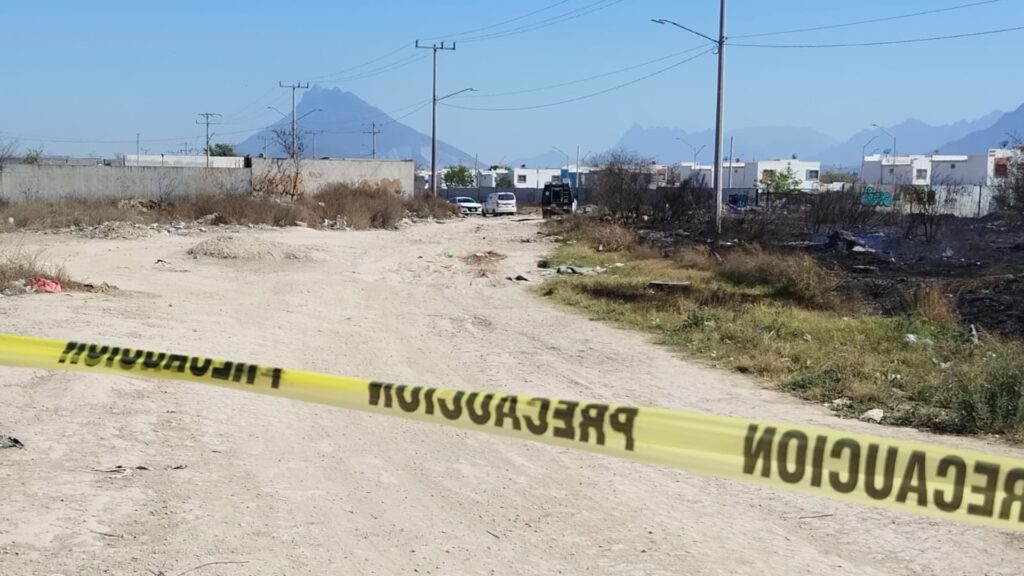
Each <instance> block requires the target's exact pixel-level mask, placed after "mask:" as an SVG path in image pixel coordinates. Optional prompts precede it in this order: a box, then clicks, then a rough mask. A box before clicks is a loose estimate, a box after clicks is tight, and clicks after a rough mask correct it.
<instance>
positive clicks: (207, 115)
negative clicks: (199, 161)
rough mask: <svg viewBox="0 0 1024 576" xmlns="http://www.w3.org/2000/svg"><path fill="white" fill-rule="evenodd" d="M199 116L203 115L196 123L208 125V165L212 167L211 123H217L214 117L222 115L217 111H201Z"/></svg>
mask: <svg viewBox="0 0 1024 576" xmlns="http://www.w3.org/2000/svg"><path fill="white" fill-rule="evenodd" d="M199 116H202V118H203V119H202V120H196V124H199V125H203V124H205V125H206V167H207V168H209V167H210V124H216V122H212V119H213V118H214V117H218V118H219V117H220V114H217V113H216V112H200V113H199Z"/></svg>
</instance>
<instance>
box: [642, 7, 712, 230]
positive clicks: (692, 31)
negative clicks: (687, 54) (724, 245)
mask: <svg viewBox="0 0 1024 576" xmlns="http://www.w3.org/2000/svg"><path fill="white" fill-rule="evenodd" d="M652 22H655V23H657V24H671V25H673V26H675V27H677V28H682V29H683V30H686V31H687V32H689V33H691V34H696V35H697V36H700V37H701V38H704V39H706V40H710V41H711V42H714V43H715V45H716V48H717V50H718V98H717V104H716V107H715V241H716V242H717V241H718V238H719V237H720V236H721V234H722V128H723V125H724V124H725V40H726V38H725V0H720V2H719V11H718V38H712V37H710V36H708V35H706V34H701V33H700V32H697V31H695V30H691V29H690V28H687V27H686V26H683V25H682V24H679V23H678V22H673V21H671V20H665V19H664V18H659V19H655V20H652Z"/></svg>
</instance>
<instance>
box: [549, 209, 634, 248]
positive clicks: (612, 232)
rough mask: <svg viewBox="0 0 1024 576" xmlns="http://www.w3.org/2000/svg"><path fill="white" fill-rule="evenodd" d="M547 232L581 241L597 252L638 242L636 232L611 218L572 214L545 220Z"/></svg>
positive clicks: (629, 246)
mask: <svg viewBox="0 0 1024 576" xmlns="http://www.w3.org/2000/svg"><path fill="white" fill-rule="evenodd" d="M545 230H546V232H547V233H548V234H551V235H557V236H562V237H563V238H565V239H566V240H573V241H576V242H582V243H584V244H586V245H587V246H589V247H590V248H593V249H594V250H597V251H598V252H620V251H624V250H630V249H632V248H634V247H636V246H638V245H639V244H640V237H639V235H637V233H636V232H634V231H633V230H630V229H629V228H626V227H625V226H622V225H619V224H616V223H615V222H612V221H611V219H610V218H609V219H605V218H597V217H593V216H586V215H583V214H573V215H572V216H567V217H563V218H559V219H556V220H549V221H547V222H545Z"/></svg>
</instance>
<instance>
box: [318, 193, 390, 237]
mask: <svg viewBox="0 0 1024 576" xmlns="http://www.w3.org/2000/svg"><path fill="white" fill-rule="evenodd" d="M302 204H303V205H305V206H306V207H307V208H308V209H309V210H310V211H311V212H312V213H314V214H315V215H316V216H317V220H318V222H323V221H324V220H335V219H344V221H345V224H347V225H348V226H349V227H351V228H355V229H356V230H366V229H368V228H394V227H395V226H396V225H397V224H398V222H399V221H400V220H401V219H402V218H403V217H404V216H405V207H404V205H403V201H402V197H401V195H399V194H397V193H395V192H393V191H391V190H385V189H381V188H375V187H370V186H368V185H359V186H348V185H345V184H332V185H331V186H328V187H327V188H325V189H324V190H322V191H321V192H320V193H318V194H316V195H315V196H311V197H309V198H308V199H304V200H302Z"/></svg>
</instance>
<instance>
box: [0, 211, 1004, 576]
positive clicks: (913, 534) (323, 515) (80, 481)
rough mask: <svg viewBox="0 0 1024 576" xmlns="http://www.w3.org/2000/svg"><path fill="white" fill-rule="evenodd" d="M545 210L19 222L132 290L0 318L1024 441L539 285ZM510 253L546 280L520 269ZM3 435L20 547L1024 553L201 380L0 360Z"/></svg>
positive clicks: (416, 560) (576, 558)
mask: <svg viewBox="0 0 1024 576" xmlns="http://www.w3.org/2000/svg"><path fill="white" fill-rule="evenodd" d="M537 230H538V225H537V223H536V222H535V221H534V222H522V221H517V220H514V219H487V220H481V219H468V220H460V221H456V222H452V223H446V224H430V225H426V224H421V225H415V226H412V227H409V228H406V229H404V230H402V231H399V232H385V231H370V232H322V231H313V230H307V229H301V228H294V229H287V230H277V231H255V232H252V234H254V235H256V236H258V237H259V238H261V239H262V240H267V241H273V242H277V243H281V244H285V245H290V246H292V247H294V248H295V250H296V251H298V252H301V253H303V254H305V255H306V256H307V257H306V258H304V259H302V260H294V259H293V260H289V259H277V260H253V259H249V260H217V259H210V258H198V259H194V258H193V257H192V256H189V255H187V253H186V251H187V250H188V249H189V248H190V247H192V246H193V245H195V244H196V243H198V242H199V241H200V240H202V239H203V237H192V238H186V237H177V236H166V235H165V236H155V237H149V238H140V239H134V240H98V239H86V238H78V237H70V236H53V235H33V234H29V235H13V234H7V235H2V236H0V243H2V244H0V245H2V246H6V247H10V246H12V245H21V246H23V247H24V248H26V249H29V250H35V249H38V248H43V249H45V250H46V253H47V255H48V256H49V257H50V258H51V259H53V260H57V261H64V262H65V263H66V266H67V268H68V270H69V272H70V273H71V274H72V275H73V276H74V277H76V278H78V279H80V280H83V281H94V282H109V283H111V284H115V285H117V286H119V287H120V288H121V291H120V292H119V293H116V294H80V293H70V294H68V293H65V294H47V295H28V296H19V297H6V298H0V331H3V332H10V333H21V334H28V335H39V336H47V337H54V338H66V339H88V340H94V341H110V342H113V343H118V342H122V343H131V344H133V345H138V346H141V347H147V348H159V349H169V350H175V351H182V352H184V353H196V354H203V355H210V356H217V357H227V358H235V359H240V360H246V359H249V360H253V361H258V362H261V363H265V364H274V365H281V366H285V367H293V368H302V369H308V370H316V371H323V372H333V373H339V374H348V375H352V376H358V377H367V378H369V377H372V378H378V379H383V380H389V381H396V382H407V383H417V384H422V385H427V386H449V387H459V388H472V389H488V390H494V391H500V392H516V393H523V394H535V395H545V396H560V397H568V398H588V399H595V400H606V401H611V400H614V401H619V402H626V403H632V404H641V405H656V406H663V407H669V408H680V409H687V410H697V411H708V412H714V413H718V414H728V415H737V416H747V417H760V418H765V419H772V420H780V421H788V422H797V423H807V424H816V425H822V426H829V427H833V428H837V429H846V430H856V431H860V432H867V433H875V434H880V435H886V436H893V437H901V438H914V439H922V440H926V441H933V442H939V443H945V444H949V445H955V446H963V447H969V448H974V449H980V450H986V451H991V452H997V453H1003V454H1009V455H1014V456H1017V457H1024V450H1020V449H1016V448H1009V447H1006V446H1002V445H997V444H995V443H991V442H986V441H984V440H980V439H965V438H951V437H946V438H939V437H935V436H931V435H927V434H924V433H920V432H916V431H913V430H906V429H894V428H883V427H880V426H875V425H870V424H865V423H861V422H855V421H844V420H839V419H836V418H834V417H833V416H831V415H830V413H829V411H828V410H826V409H825V408H823V407H819V406H814V405H808V404H804V403H801V402H800V401H798V400H796V399H794V398H792V397H789V396H787V395H784V394H781V393H777V392H774V391H770V390H766V389H764V388H763V387H762V386H760V385H759V384H758V383H757V382H754V381H752V380H749V379H746V378H744V377H742V376H739V375H735V374H729V373H725V372H722V371H718V370H715V369H712V368H709V367H704V366H701V365H698V364H694V363H689V362H685V361H683V360H681V359H678V358H676V357H674V356H673V355H672V354H670V353H669V352H667V351H666V350H663V349H660V348H658V347H656V346H654V345H652V344H651V343H650V342H648V341H647V340H646V338H645V337H644V336H643V335H642V334H638V333H633V332H627V331H623V330H619V329H616V328H613V327H610V326H607V325H604V324H599V323H596V322H591V321H588V320H587V319H586V318H583V317H581V316H578V315H575V314H573V313H571V312H569V311H565V310H560V309H557V308H554V307H552V306H551V305H549V304H548V303H546V302H544V301H542V300H540V299H539V298H538V297H536V296H534V295H533V294H532V293H531V292H530V291H529V290H528V287H529V286H534V285H536V284H537V282H539V281H540V279H539V278H538V277H536V276H533V275H532V270H533V269H534V268H535V266H536V261H537V260H538V259H539V258H540V257H541V256H542V255H543V254H544V253H545V252H546V251H547V250H550V249H551V245H550V244H548V243H546V242H540V241H539V236H538V235H537ZM213 235H214V233H213V232H211V233H210V235H209V236H210V237H212V236H213ZM523 240H533V241H532V242H523ZM487 250H494V251H496V252H500V253H502V254H505V255H507V256H508V257H507V258H505V259H495V260H493V261H490V260H489V262H488V263H487V267H485V268H481V267H480V266H479V265H478V264H475V263H474V260H473V259H472V258H469V259H465V257H466V256H469V255H472V254H475V253H477V252H483V253H486V251H487ZM158 260H161V261H163V262H159V263H158ZM517 274H526V275H527V276H528V277H530V278H532V279H533V280H534V281H533V282H531V283H515V282H511V281H508V280H506V279H505V277H506V276H513V277H514V276H516V275H517ZM0 435H9V436H14V437H17V438H18V439H20V440H21V441H22V442H23V443H24V445H25V447H24V449H14V448H9V449H2V450H0V573H3V574H12V575H13V574H18V575H36V574H38V575H47V576H49V575H55V574H66V575H70V574H163V575H166V576H176V575H179V574H183V573H185V572H186V571H190V570H191V569H193V568H197V567H200V566H202V567H201V568H198V569H196V570H194V571H190V572H189V573H190V574H197V575H225V576H231V575H276V574H354V575H364V574H365V575H370V574H379V575H392V574H623V575H626V574H629V575H650V574H688V575H703V574H708V575H710V574H757V575H765V574H768V575H772V574H778V575H794V574H808V575H811V574H814V575H821V574H858V575H882V574H897V575H901V574H908V575H917V574H922V575H930V574H948V575H954V574H955V575H961V574H964V575H966V574H971V575H974V574H978V575H980V574H987V575H990V576H996V575H1011V574H1020V573H1021V566H1024V535H1022V534H1018V533H1009V532H1002V531H997V530H992V529H986V528H978V527H972V526H966V525H961V524H956V523H951V522H941V521H937V520H932V519H926V518H920V517H916V516H908V515H902V514H897V513H893V512H888V511H882V510H878V509H874V508H868V507H862V506H854V505H849V504H844V503H839V502H833V501H830V500H825V499H820V498H814V497H807V496H801V495H793V494H789V493H785V492H781V491H776V490H769V489H764V488H760V487H752V486H748V485H744V484H740V483H736V482H731V481H723V480H718V479H713V478H708V477H704V476H698V475H694V474H689V473H685V472H681V471H677V470H672V469H664V468H659V467H655V466H649V465H644V464H639V463H634V462H629V461H624V460H616V459H611V458H607V457H601V456H597V455H593V454H588V453H583V452H575V451H569V450H566V449H561V448H556V447H549V446H544V445H539V444H532V443H525V442H521V441H516V440H511V439H507V438H501V437H492V436H487V435H480V434H471V433H468V432H465V431H459V430H454V429H448V428H443V427H440V426H435V425H426V424H421V423H414V422H407V421H403V420H398V419H394V418H388V417H385V416H376V415H367V414H362V413H355V412H348V411H344V410H339V409H334V408H329V407H321V406H315V405H308V404H302V403H297V402H291V401H287V400H283V399H277V398H270V397H264V396H259V395H255V394H244V393H239V392H236V391H230V390H222V389H218V388H214V387H208V386H203V385H199V384H180V383H169V382H154V381H145V380H136V379H129V378H122V377H110V376H101V375H83V374H71V373H50V372H44V371H37V370H22V369H6V368H0ZM118 466H121V467H123V468H120V469H119V468H117V467H118ZM140 466H141V467H144V468H146V469H136V467H140ZM211 563H214V564H211Z"/></svg>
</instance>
